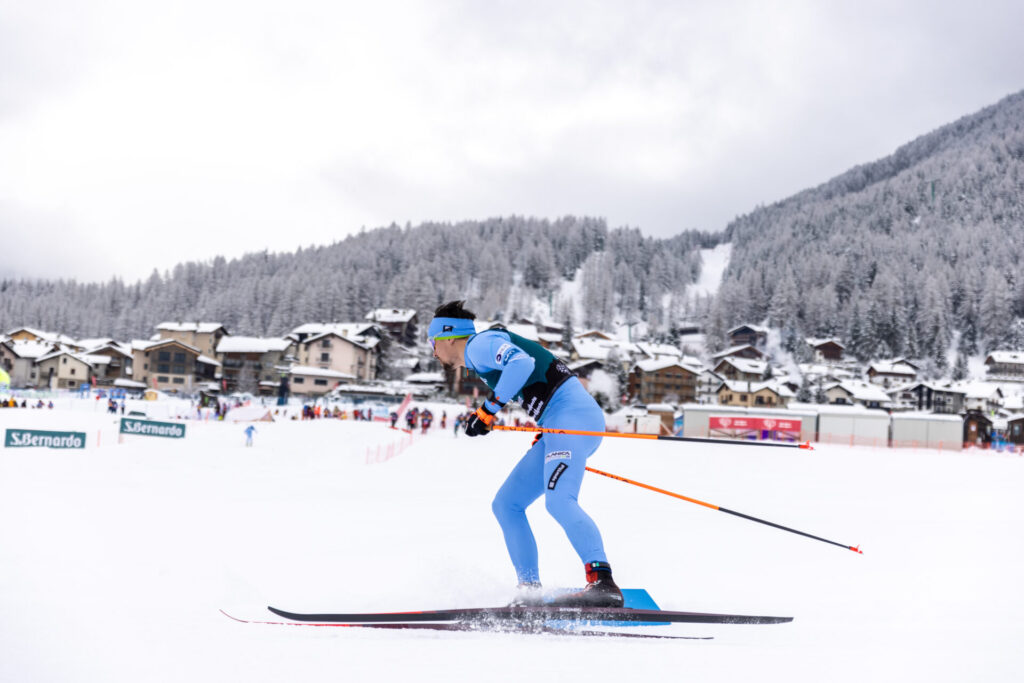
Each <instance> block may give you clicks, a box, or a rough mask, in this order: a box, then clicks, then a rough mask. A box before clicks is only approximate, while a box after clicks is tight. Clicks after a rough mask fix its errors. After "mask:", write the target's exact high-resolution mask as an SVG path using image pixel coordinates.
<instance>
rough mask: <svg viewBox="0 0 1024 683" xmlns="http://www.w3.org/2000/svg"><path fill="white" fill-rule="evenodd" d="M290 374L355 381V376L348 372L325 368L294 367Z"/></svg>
mask: <svg viewBox="0 0 1024 683" xmlns="http://www.w3.org/2000/svg"><path fill="white" fill-rule="evenodd" d="M288 372H289V373H290V374H292V375H301V376H303V377H326V378H328V379H355V378H356V376H355V375H350V374H348V373H346V372H338V371H337V370H327V369H324V368H313V367H309V366H308V365H293V366H292V367H291V368H290V369H289V370H288Z"/></svg>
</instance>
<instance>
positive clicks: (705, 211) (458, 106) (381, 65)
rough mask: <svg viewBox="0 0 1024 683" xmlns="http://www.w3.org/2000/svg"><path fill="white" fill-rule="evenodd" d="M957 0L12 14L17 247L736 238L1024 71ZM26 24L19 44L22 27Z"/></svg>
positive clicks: (60, 8)
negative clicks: (769, 212)
mask: <svg viewBox="0 0 1024 683" xmlns="http://www.w3.org/2000/svg"><path fill="white" fill-rule="evenodd" d="M1022 24H1024V9H1022V7H1019V6H1018V5H1017V4H1015V3H1009V2H1002V3H1001V2H994V3H986V4H985V5H984V6H983V7H978V8H975V9H974V10H972V11H971V12H969V13H965V12H964V11H963V8H962V5H958V4H955V3H952V2H937V3H936V2H930V3H924V2H919V3H899V4H896V5H893V4H892V3H883V2H876V1H872V2H866V3H858V4H856V5H854V4H821V3H813V2H796V3H775V4H770V5H766V4H764V3H757V2H731V3H712V2H695V3H686V4H685V5H680V4H678V3H670V2H662V3H658V2H641V3H638V4H637V3H629V4H622V3H612V2H567V3H555V4H554V5H552V4H550V3H544V4H542V3H508V2H492V3H475V2H442V1H437V2H402V3H389V2H383V3H354V2H339V3H328V2H314V1H312V0H309V1H298V2H295V3H290V4H289V5H288V6H287V8H285V7H284V6H282V5H280V4H279V3H260V2H248V3H241V2H229V1H217V0H212V1H209V2H205V1H204V2H198V1H197V0H182V1H181V2H177V3H170V4H165V5H152V4H149V3H133V2H114V1H111V2H100V1H96V2H89V3H72V2H66V3H60V2H51V3H44V4H38V3H21V4H20V5H19V6H15V5H14V4H13V3H8V4H6V5H0V59H2V60H3V61H2V62H0V63H3V64H5V65H9V66H7V67H6V68H5V69H4V70H3V72H2V75H0V79H2V81H0V83H2V84H3V86H4V87H3V88H2V89H0V92H2V93H3V94H2V95H0V151H2V153H0V206H3V207H4V211H3V212H2V213H0V230H2V236H0V244H3V243H7V244H16V245H17V246H18V249H19V250H21V251H22V252H23V253H33V254H40V255H43V254H47V253H48V245H49V242H48V238H47V237H45V236H44V235H45V233H46V231H45V230H44V229H43V228H44V227H49V228H50V229H51V230H57V231H59V232H60V234H61V235H63V237H64V239H65V243H66V244H68V245H71V246H72V247H73V249H72V251H73V252H74V253H77V254H82V255H88V257H87V258H72V259H65V260H64V261H59V260H53V259H40V260H38V261H33V263H32V265H31V266H30V267H29V271H30V273H31V274H36V275H39V276H44V277H54V276H58V275H62V274H63V275H74V276H76V277H80V278H85V279H105V278H107V277H109V276H110V275H111V274H114V273H117V274H120V275H123V276H125V277H127V278H139V277H144V276H145V275H147V274H148V273H149V272H150V271H151V270H152V268H153V267H158V268H160V269H165V268H169V267H172V266H173V265H174V263H177V262H179V261H183V260H204V259H209V258H212V257H213V256H214V255H216V254H224V255H227V256H229V257H230V256H237V255H240V254H242V253H244V252H246V251H254V250H260V249H264V248H269V249H271V250H292V249H294V248H295V247H297V246H299V245H306V244H311V243H325V242H330V241H332V240H334V239H338V238H341V237H343V236H344V235H346V234H348V233H350V232H354V231H356V230H358V229H359V228H361V227H363V226H366V227H374V226H377V225H386V224H389V223H391V222H392V221H395V222H398V223H405V222H406V221H410V222H412V223H417V222H419V221H426V220H459V219H463V218H479V217H485V216H493V215H500V214H509V213H516V214H525V215H538V216H551V217H554V216H558V215H564V214H566V213H575V214H587V215H599V216H605V217H606V218H607V219H608V220H609V222H610V223H611V225H613V226H616V225H633V226H639V227H640V228H641V229H643V230H644V231H645V232H646V233H648V234H656V235H668V234H673V233H675V232H677V231H678V230H680V229H682V228H688V227H694V228H701V229H707V230H717V229H721V228H723V227H724V226H725V224H726V223H727V222H728V220H730V219H731V218H732V217H734V216H735V215H737V214H741V213H745V212H748V211H750V210H751V209H753V208H754V207H755V206H756V205H757V204H758V203H763V202H770V201H775V200H778V199H781V198H783V197H785V196H787V195H789V194H791V193H793V192H796V191H799V190H801V189H803V188H805V187H807V186H810V185H814V184H817V183H820V182H823V181H824V180H827V179H828V178H829V177H831V176H834V175H836V174H838V173H841V172H843V171H844V170H846V169H847V168H849V167H851V166H853V165H855V164H858V163H863V162H865V161H870V160H872V159H875V158H878V157H880V156H883V155H885V154H888V153H890V152H891V151H892V150H893V149H895V147H897V146H898V145H900V144H902V143H904V142H907V141H909V140H910V139H912V138H913V137H916V136H917V135H920V134H923V133H926V132H928V131H929V130H931V129H933V128H935V127H937V126H939V125H942V124H944V123H946V122H948V121H951V120H953V119H955V118H957V117H959V116H962V115H964V114H968V113H970V112H972V111H975V110H977V109H978V108H980V107H982V106H984V105H987V104H991V103H992V102H994V101H996V100H997V99H999V98H1000V97H1002V96H1004V95H1006V94H1009V93H1010V92H1012V91H1015V90H1018V89H1020V87H1022V84H1021V82H1020V75H1019V71H1018V66H1017V65H1019V64H1020V63H1022V62H1024V43H1022V42H1021V41H1019V40H1018V39H1017V36H1016V30H1017V27H1019V26H1020V25H1022ZM5 39H8V40H5Z"/></svg>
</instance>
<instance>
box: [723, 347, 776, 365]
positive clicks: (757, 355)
mask: <svg viewBox="0 0 1024 683" xmlns="http://www.w3.org/2000/svg"><path fill="white" fill-rule="evenodd" d="M711 358H712V360H714V361H715V362H716V363H717V362H718V361H720V360H722V359H723V358H749V359H750V360H764V354H763V353H761V351H760V349H757V348H755V347H753V346H751V345H750V344H741V345H739V346H730V347H729V348H727V349H726V350H724V351H719V352H718V353H716V354H715V355H713V356H711Z"/></svg>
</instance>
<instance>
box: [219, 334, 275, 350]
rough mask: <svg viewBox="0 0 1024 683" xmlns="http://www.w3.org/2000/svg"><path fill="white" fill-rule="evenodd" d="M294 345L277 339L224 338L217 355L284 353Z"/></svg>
mask: <svg viewBox="0 0 1024 683" xmlns="http://www.w3.org/2000/svg"><path fill="white" fill-rule="evenodd" d="M292 343H293V342H292V341H291V340H290V339H281V338H277V337H222V338H221V340H220V343H219V344H217V353H269V352H271V351H284V350H285V349H287V348H288V347H289V346H291V345H292Z"/></svg>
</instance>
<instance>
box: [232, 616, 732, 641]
mask: <svg viewBox="0 0 1024 683" xmlns="http://www.w3.org/2000/svg"><path fill="white" fill-rule="evenodd" d="M220 613H221V614H223V615H224V616H226V617H227V618H229V619H232V620H234V621H238V622H241V623H243V624H262V625H264V626H314V627H317V626H319V627H324V628H378V629H391V630H420V631H470V632H477V633H505V634H510V635H551V636H563V637H564V636H569V637H571V636H578V637H584V638H587V637H591V638H648V639H651V638H653V639H658V640H713V638H712V637H711V636H672V635H660V634H657V633H621V632H617V631H587V630H581V629H569V628H558V627H555V626H548V625H545V624H530V623H526V624H516V623H514V622H508V623H503V624H488V623H474V622H465V621H442V622H433V623H431V622H376V623H375V622H353V623H340V622H316V621H257V620H252V619H241V618H239V617H236V616H232V615H230V614H228V613H227V612H225V611H224V610H220Z"/></svg>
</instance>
